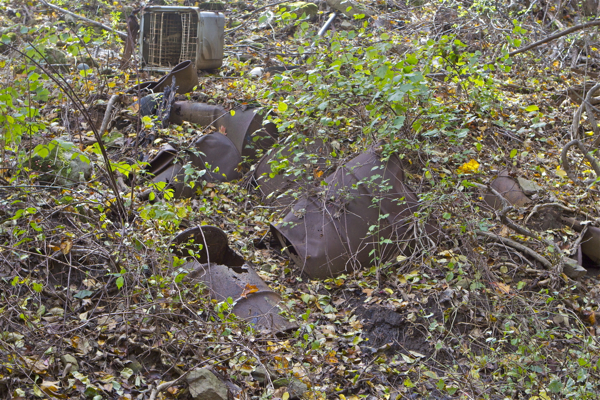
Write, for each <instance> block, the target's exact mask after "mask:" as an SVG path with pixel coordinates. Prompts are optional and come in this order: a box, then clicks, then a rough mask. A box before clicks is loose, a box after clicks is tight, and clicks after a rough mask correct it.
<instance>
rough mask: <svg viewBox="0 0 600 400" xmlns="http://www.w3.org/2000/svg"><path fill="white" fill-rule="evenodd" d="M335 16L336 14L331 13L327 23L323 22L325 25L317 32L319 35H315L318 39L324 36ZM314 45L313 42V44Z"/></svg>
mask: <svg viewBox="0 0 600 400" xmlns="http://www.w3.org/2000/svg"><path fill="white" fill-rule="evenodd" d="M336 16H337V13H335V12H333V13H331V15H330V16H329V19H328V20H327V22H325V25H323V27H322V28H321V29H320V30H319V33H317V35H319V37H323V35H324V34H325V31H327V28H329V25H331V23H332V22H333V20H334V19H335V17H336ZM313 45H314V42H313Z"/></svg>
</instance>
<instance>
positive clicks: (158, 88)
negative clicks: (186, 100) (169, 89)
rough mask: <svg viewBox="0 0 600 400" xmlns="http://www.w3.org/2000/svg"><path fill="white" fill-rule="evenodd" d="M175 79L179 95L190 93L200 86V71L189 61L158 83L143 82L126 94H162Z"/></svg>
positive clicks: (178, 66)
mask: <svg viewBox="0 0 600 400" xmlns="http://www.w3.org/2000/svg"><path fill="white" fill-rule="evenodd" d="M173 77H175V85H176V86H177V93H188V92H190V91H191V90H192V89H193V88H194V86H198V71H197V70H196V68H195V67H194V64H193V63H192V62H191V61H189V60H188V61H183V62H181V63H179V64H177V65H176V66H175V67H174V68H173V69H172V70H171V72H169V73H168V74H167V75H165V76H163V77H162V78H160V79H159V80H158V81H148V82H142V83H140V84H138V85H135V86H134V87H132V88H130V89H128V90H127V91H126V92H125V93H127V94H137V93H138V92H141V93H143V94H147V93H159V92H162V91H163V90H164V89H165V87H166V86H167V85H170V84H171V83H172V81H173Z"/></svg>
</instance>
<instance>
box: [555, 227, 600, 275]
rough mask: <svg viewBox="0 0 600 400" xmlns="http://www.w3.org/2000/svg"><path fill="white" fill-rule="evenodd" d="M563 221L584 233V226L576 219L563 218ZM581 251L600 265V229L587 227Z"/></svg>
mask: <svg viewBox="0 0 600 400" xmlns="http://www.w3.org/2000/svg"><path fill="white" fill-rule="evenodd" d="M561 221H562V222H564V223H565V224H567V225H568V226H570V227H571V228H573V229H574V230H576V231H577V232H582V231H583V225H582V224H581V223H580V222H579V221H577V220H576V219H575V218H568V217H562V218H561ZM581 251H582V252H583V254H585V255H586V256H588V257H589V258H590V260H592V261H593V262H594V263H596V264H600V228H597V227H595V226H588V227H587V229H586V231H585V233H584V235H583V239H582V240H581ZM580 264H581V262H580Z"/></svg>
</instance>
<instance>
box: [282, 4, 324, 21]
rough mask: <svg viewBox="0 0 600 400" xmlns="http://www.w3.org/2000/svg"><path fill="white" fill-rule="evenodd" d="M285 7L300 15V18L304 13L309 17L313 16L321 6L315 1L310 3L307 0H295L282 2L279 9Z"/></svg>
mask: <svg viewBox="0 0 600 400" xmlns="http://www.w3.org/2000/svg"><path fill="white" fill-rule="evenodd" d="M283 9H285V10H286V11H290V12H293V13H294V14H296V15H297V16H298V18H300V17H301V16H302V15H303V14H305V15H306V16H307V17H313V16H315V15H317V13H318V12H319V7H318V6H317V5H316V4H315V3H308V2H306V1H294V2H290V3H283V4H280V5H279V11H281V10H283Z"/></svg>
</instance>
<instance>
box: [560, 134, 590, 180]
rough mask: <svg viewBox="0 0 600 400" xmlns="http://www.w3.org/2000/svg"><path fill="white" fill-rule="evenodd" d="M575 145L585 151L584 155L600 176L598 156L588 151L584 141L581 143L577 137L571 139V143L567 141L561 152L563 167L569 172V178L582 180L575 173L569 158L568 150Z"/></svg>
mask: <svg viewBox="0 0 600 400" xmlns="http://www.w3.org/2000/svg"><path fill="white" fill-rule="evenodd" d="M573 145H577V147H578V148H579V150H580V151H581V152H582V153H583V155H584V157H585V158H586V159H587V160H588V161H589V163H590V165H591V166H592V168H593V169H594V172H595V173H596V177H600V164H598V160H596V157H594V155H593V154H592V153H590V152H588V151H587V149H586V148H585V146H584V145H583V143H581V142H580V141H579V140H577V139H575V140H571V141H570V142H569V143H567V144H566V145H565V147H563V149H562V152H561V153H560V161H561V162H562V165H563V168H564V170H565V172H566V173H567V176H568V177H569V179H571V180H572V181H573V182H575V183H577V182H580V181H579V179H578V178H577V176H576V175H575V173H574V172H573V171H572V170H571V166H570V165H569V160H568V159H567V152H568V151H569V149H570V148H571V146H573Z"/></svg>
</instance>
